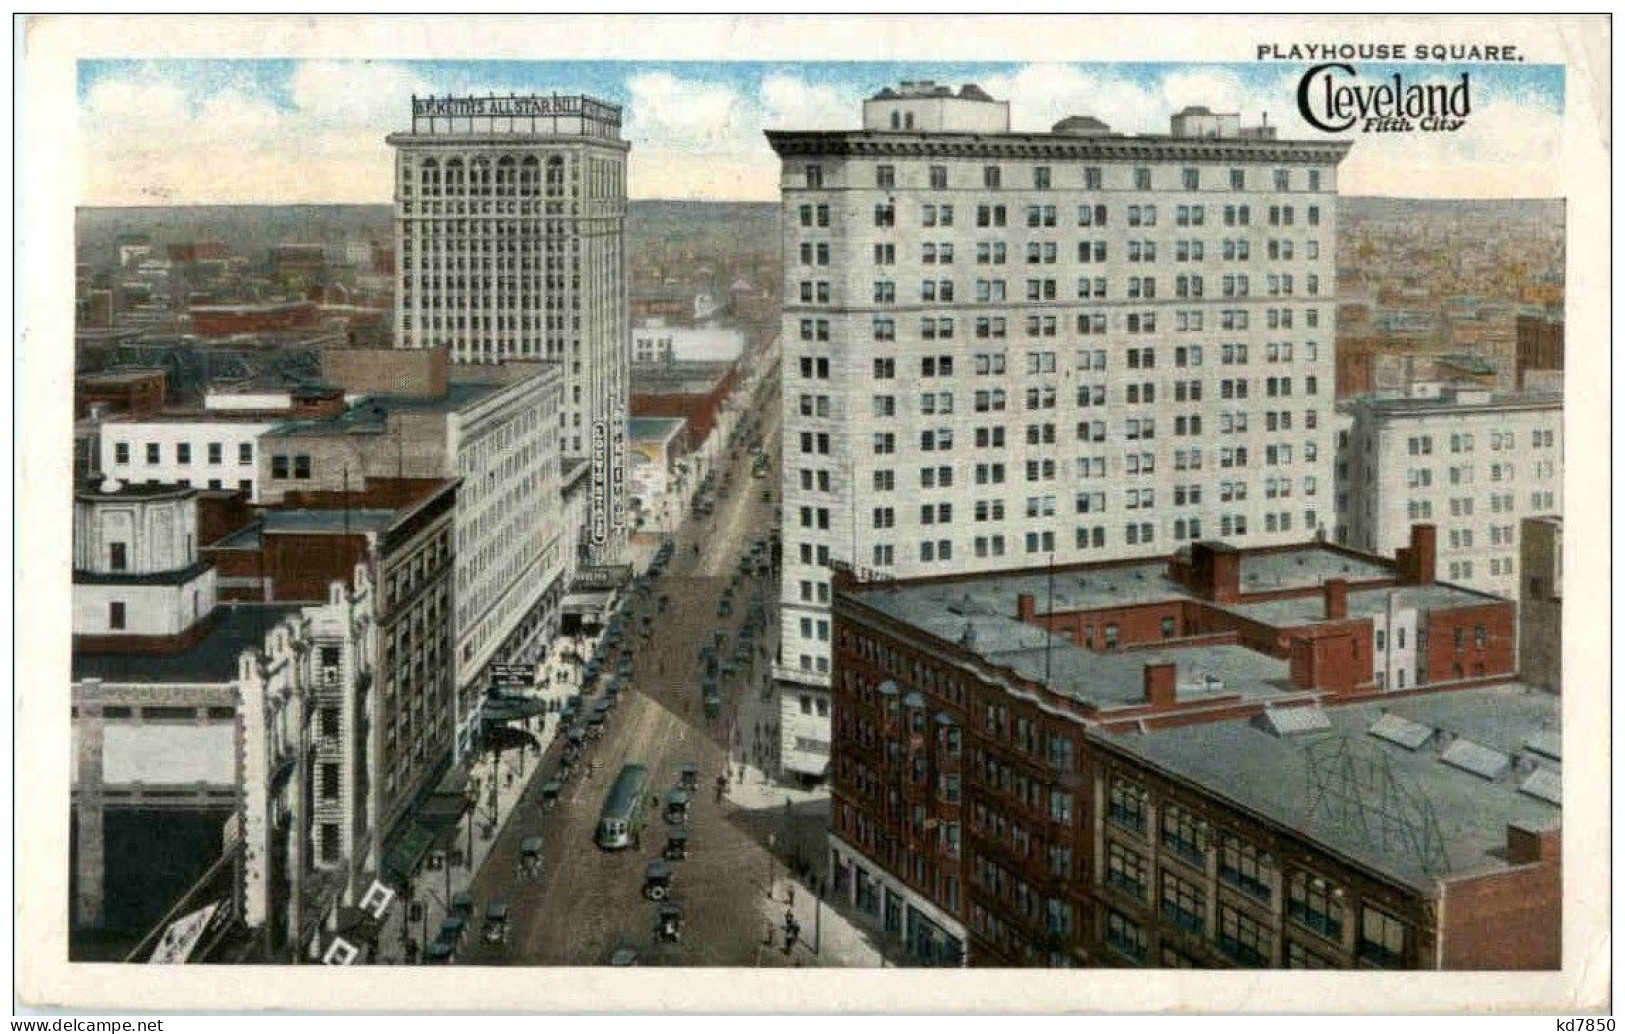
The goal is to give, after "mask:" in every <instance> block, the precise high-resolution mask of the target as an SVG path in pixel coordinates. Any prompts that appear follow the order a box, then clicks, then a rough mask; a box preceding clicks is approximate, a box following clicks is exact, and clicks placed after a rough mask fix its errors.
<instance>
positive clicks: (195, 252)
mask: <svg viewBox="0 0 1625 1034" xmlns="http://www.w3.org/2000/svg"><path fill="white" fill-rule="evenodd" d="M229 258H231V249H230V248H228V247H226V245H225V244H224V243H222V242H221V241H190V242H188V243H185V244H171V245H170V246H169V261H171V262H174V263H177V264H180V263H187V262H224V261H225V260H226V259H229Z"/></svg>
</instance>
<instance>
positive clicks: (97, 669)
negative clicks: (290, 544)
mask: <svg viewBox="0 0 1625 1034" xmlns="http://www.w3.org/2000/svg"><path fill="white" fill-rule="evenodd" d="M299 610H300V607H299V606H298V605H294V606H283V605H276V604H224V605H222V606H220V607H219V608H218V609H217V610H216V611H215V613H216V615H218V616H217V617H216V618H215V619H214V620H215V624H214V627H212V628H211V629H210V630H209V632H208V634H206V635H205V636H204V637H203V638H202V639H201V640H199V641H198V642H197V643H196V644H194V645H193V646H192V648H191V649H189V650H185V651H183V652H181V653H174V654H145V653H136V652H133V651H132V652H114V653H94V654H86V653H80V652H78V651H77V650H76V651H74V654H73V678H74V680H75V681H78V680H81V679H102V680H103V681H106V682H136V683H143V682H150V683H175V682H233V681H235V680H236V678H237V658H238V656H239V655H240V654H241V653H242V652H243V651H244V650H245V649H247V648H249V647H251V646H259V645H261V644H262V643H264V642H265V635H266V633H267V632H269V631H270V630H271V629H273V628H275V627H276V626H277V624H278V623H279V622H281V621H282V619H283V618H285V617H287V616H289V615H291V614H297V613H299Z"/></svg>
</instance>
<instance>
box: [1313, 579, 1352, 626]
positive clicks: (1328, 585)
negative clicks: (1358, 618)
mask: <svg viewBox="0 0 1625 1034" xmlns="http://www.w3.org/2000/svg"><path fill="white" fill-rule="evenodd" d="M1320 592H1321V595H1322V597H1324V598H1325V600H1326V620H1327V621H1341V620H1343V619H1344V618H1346V617H1348V616H1349V583H1348V579H1347V578H1328V579H1326V581H1324V582H1323V583H1321V586H1320Z"/></svg>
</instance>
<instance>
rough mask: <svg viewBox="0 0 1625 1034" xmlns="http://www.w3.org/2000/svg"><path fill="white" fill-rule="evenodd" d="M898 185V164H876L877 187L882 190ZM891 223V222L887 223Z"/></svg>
mask: <svg viewBox="0 0 1625 1034" xmlns="http://www.w3.org/2000/svg"><path fill="white" fill-rule="evenodd" d="M896 186H897V166H895V165H877V166H875V187H876V188H878V189H880V190H891V189H893V188H894V187H896ZM887 225H888V226H889V225H891V224H890V223H888V224H887Z"/></svg>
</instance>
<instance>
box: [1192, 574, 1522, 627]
mask: <svg viewBox="0 0 1625 1034" xmlns="http://www.w3.org/2000/svg"><path fill="white" fill-rule="evenodd" d="M1389 597H1392V598H1393V602H1394V609H1395V610H1421V611H1428V610H1451V609H1454V608H1457V607H1476V606H1486V605H1489V604H1492V603H1503V602H1505V600H1503V599H1502V598H1501V597H1499V596H1492V595H1489V594H1488V593H1482V592H1474V591H1472V590H1471V589H1463V588H1461V587H1460V586H1456V585H1447V584H1445V583H1444V582H1434V583H1433V584H1431V585H1396V586H1392V587H1388V588H1375V589H1355V588H1350V589H1349V593H1348V613H1349V617H1356V618H1358V617H1373V616H1375V615H1377V614H1382V613H1384V612H1386V611H1387V609H1388V600H1389ZM1219 606H1221V607H1223V609H1225V610H1228V611H1230V612H1231V613H1232V614H1239V615H1241V616H1242V617H1246V618H1252V619H1253V620H1256V621H1262V622H1264V623H1265V624H1269V625H1275V626H1278V627H1279V626H1283V625H1306V624H1312V623H1314V622H1316V621H1324V620H1325V618H1326V604H1325V600H1324V599H1323V598H1322V597H1319V596H1311V597H1305V598H1301V599H1292V600H1265V601H1263V602H1261V603H1231V604H1219Z"/></svg>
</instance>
